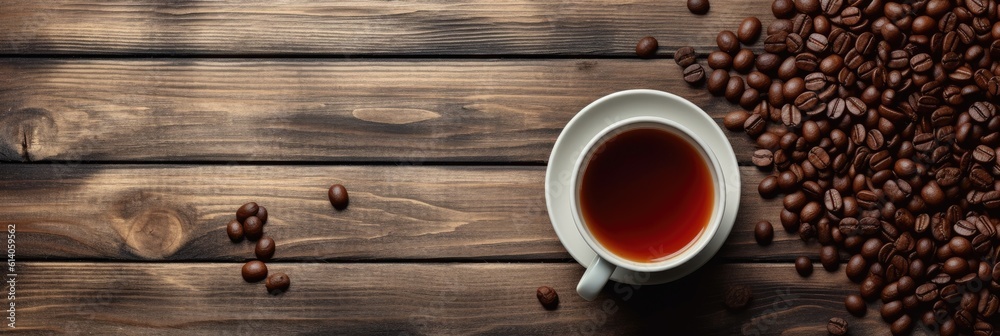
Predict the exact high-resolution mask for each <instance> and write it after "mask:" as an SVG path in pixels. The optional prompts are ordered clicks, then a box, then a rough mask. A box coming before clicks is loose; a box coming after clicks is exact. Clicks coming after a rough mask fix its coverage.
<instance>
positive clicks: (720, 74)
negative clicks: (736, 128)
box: [706, 53, 742, 126]
mask: <svg viewBox="0 0 1000 336" xmlns="http://www.w3.org/2000/svg"><path fill="white" fill-rule="evenodd" d="M722 54H723V55H726V56H729V55H728V54H726V53H722ZM709 66H711V65H709ZM715 69H716V70H715V71H712V74H711V75H709V76H708V85H706V87H707V88H708V92H709V93H711V94H713V95H716V96H721V95H723V94H724V93H725V92H726V85H727V84H729V71H727V70H724V69H720V68H715ZM741 126H742V125H741Z"/></svg>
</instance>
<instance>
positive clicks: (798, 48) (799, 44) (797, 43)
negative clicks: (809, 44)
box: [785, 33, 806, 54]
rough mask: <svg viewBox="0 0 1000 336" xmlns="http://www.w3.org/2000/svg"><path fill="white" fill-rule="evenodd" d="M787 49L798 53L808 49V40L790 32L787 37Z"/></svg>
mask: <svg viewBox="0 0 1000 336" xmlns="http://www.w3.org/2000/svg"><path fill="white" fill-rule="evenodd" d="M785 50H787V51H788V52H790V53H793V54H797V53H800V52H803V51H805V50H806V40H805V39H804V38H802V36H801V35H799V34H796V33H791V34H788V36H787V37H785Z"/></svg>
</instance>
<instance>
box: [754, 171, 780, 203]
mask: <svg viewBox="0 0 1000 336" xmlns="http://www.w3.org/2000/svg"><path fill="white" fill-rule="evenodd" d="M757 193H758V194H760V197H762V198H765V199H768V198H773V197H774V196H777V195H778V177H777V176H774V175H771V176H768V177H765V178H764V179H762V180H760V184H758V185H757Z"/></svg>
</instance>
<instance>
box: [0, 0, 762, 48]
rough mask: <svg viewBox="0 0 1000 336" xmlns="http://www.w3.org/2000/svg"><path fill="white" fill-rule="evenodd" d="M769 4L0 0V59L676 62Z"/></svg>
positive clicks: (636, 0) (516, 0) (526, 0)
mask: <svg viewBox="0 0 1000 336" xmlns="http://www.w3.org/2000/svg"><path fill="white" fill-rule="evenodd" d="M768 4H769V2H765V1H755V0H735V1H719V2H715V3H713V4H712V10H711V12H710V13H709V14H708V15H705V16H696V15H693V14H691V13H690V12H688V11H687V9H686V7H685V4H684V2H683V1H656V0H613V1H597V0H572V1H531V0H502V1H485V0H476V1H465V2H461V3H456V2H454V1H447V0H423V1H366V0H348V1H329V0H326V1H321V0H290V1H281V2H273V1H237V0H226V1H210V0H195V1H157V2H148V1H133V0H116V1H70V0H59V1H28V0H4V1H2V2H0V8H5V9H6V10H4V11H3V13H0V53H4V54H171V55H176V54H211V55H220V54H221V55H282V54H285V55H287V54H310V55H313V54H320V55H331V54H332V55H527V54H530V55H620V56H631V55H634V54H635V44H636V41H638V40H639V39H640V38H642V37H643V36H647V35H652V36H656V37H657V38H658V39H659V40H660V46H661V47H662V48H663V49H664V50H666V51H669V52H664V54H670V55H672V54H673V50H674V49H676V48H677V47H680V46H684V45H691V46H696V47H698V49H699V51H702V52H705V53H707V52H708V51H710V50H709V49H710V48H712V47H713V46H715V34H716V33H717V32H719V31H720V30H723V29H729V30H735V29H736V26H737V24H738V23H739V22H740V20H742V19H743V18H744V17H746V16H758V17H761V18H762V19H763V20H765V22H767V21H769V19H770V18H771V14H770V6H768Z"/></svg>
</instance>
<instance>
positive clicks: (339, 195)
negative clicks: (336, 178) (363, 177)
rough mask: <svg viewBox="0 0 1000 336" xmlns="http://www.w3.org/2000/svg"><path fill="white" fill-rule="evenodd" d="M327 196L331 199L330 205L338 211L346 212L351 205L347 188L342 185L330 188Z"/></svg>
mask: <svg viewBox="0 0 1000 336" xmlns="http://www.w3.org/2000/svg"><path fill="white" fill-rule="evenodd" d="M327 196H329V198H330V204H331V205H333V207H334V208H335V209H337V210H344V209H346V208H347V205H348V204H349V203H350V200H349V199H348V196H347V188H344V186H343V185H341V184H334V185H332V186H330V190H329V191H327Z"/></svg>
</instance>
